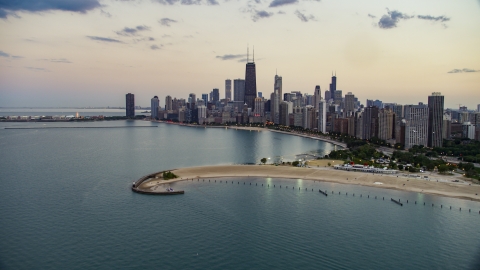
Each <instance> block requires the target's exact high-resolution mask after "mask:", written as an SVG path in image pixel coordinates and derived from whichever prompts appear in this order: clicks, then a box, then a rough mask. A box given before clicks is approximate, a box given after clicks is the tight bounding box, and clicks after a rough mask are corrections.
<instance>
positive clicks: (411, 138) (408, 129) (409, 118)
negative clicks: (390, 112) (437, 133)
mask: <svg viewBox="0 0 480 270" xmlns="http://www.w3.org/2000/svg"><path fill="white" fill-rule="evenodd" d="M427 133H428V107H427V106H426V105H423V104H419V105H405V149H409V148H412V146H414V145H423V146H425V145H427V141H428V139H427V137H428V136H427Z"/></svg>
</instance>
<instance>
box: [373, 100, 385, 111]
mask: <svg viewBox="0 0 480 270" xmlns="http://www.w3.org/2000/svg"><path fill="white" fill-rule="evenodd" d="M373 106H375V107H377V108H379V109H383V102H382V101H381V100H378V99H377V100H375V101H374V102H373Z"/></svg>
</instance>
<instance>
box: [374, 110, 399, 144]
mask: <svg viewBox="0 0 480 270" xmlns="http://www.w3.org/2000/svg"><path fill="white" fill-rule="evenodd" d="M394 123H395V114H394V112H393V111H392V110H391V109H380V111H379V112H378V138H379V139H381V140H385V141H386V140H390V139H392V138H393V136H394V126H395V125H394Z"/></svg>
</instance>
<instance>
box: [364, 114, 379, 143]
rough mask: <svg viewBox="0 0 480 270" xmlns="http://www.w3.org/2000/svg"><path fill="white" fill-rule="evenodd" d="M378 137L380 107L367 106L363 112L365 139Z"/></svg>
mask: <svg viewBox="0 0 480 270" xmlns="http://www.w3.org/2000/svg"><path fill="white" fill-rule="evenodd" d="M373 137H378V108H377V107H375V106H372V107H366V108H365V111H364V112H363V139H364V140H370V139H371V138H373Z"/></svg>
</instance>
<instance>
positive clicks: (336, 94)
mask: <svg viewBox="0 0 480 270" xmlns="http://www.w3.org/2000/svg"><path fill="white" fill-rule="evenodd" d="M333 95H334V96H333V103H335V104H337V105H340V104H341V103H342V100H343V97H342V90H335V92H334V93H333Z"/></svg>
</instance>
